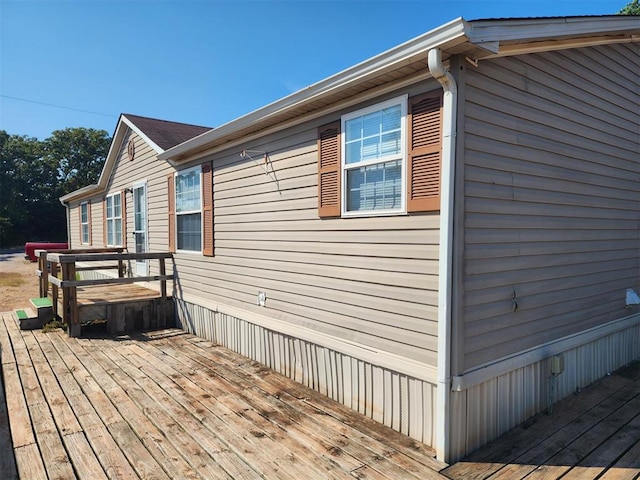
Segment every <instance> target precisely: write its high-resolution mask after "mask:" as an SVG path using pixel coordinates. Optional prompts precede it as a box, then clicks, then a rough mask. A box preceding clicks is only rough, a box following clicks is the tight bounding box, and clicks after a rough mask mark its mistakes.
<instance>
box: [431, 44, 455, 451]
mask: <svg viewBox="0 0 640 480" xmlns="http://www.w3.org/2000/svg"><path fill="white" fill-rule="evenodd" d="M429 71H430V72H431V75H433V78H435V79H436V80H438V82H440V84H441V85H442V89H443V90H444V99H443V118H442V123H443V139H442V168H441V172H442V173H441V180H440V181H441V187H440V189H441V190H440V195H441V200H440V255H439V271H438V275H439V281H438V393H437V406H436V453H437V456H438V459H439V460H441V461H447V460H448V457H449V453H450V446H451V439H450V430H451V422H450V401H451V311H452V304H451V298H452V288H453V283H452V270H453V268H452V262H453V214H454V211H453V198H454V196H453V194H454V179H455V175H454V173H455V160H456V123H457V103H458V86H457V84H456V81H455V79H454V78H453V75H451V73H450V72H448V71H446V70H445V68H444V65H443V64H442V53H441V51H440V49H439V48H433V49H431V50H429Z"/></svg>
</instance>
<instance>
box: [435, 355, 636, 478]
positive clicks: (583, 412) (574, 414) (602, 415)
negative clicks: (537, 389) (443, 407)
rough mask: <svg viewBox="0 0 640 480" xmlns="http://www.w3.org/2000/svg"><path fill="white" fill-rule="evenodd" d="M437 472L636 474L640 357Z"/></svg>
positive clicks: (484, 475) (542, 475)
mask: <svg viewBox="0 0 640 480" xmlns="http://www.w3.org/2000/svg"><path fill="white" fill-rule="evenodd" d="M441 473H443V474H444V475H446V476H447V477H448V478H451V479H456V480H463V479H464V480H469V479H471V480H479V479H489V478H490V479H509V480H510V479H522V478H525V477H526V478H527V479H528V480H529V479H557V478H563V479H578V478H579V479H595V478H605V479H610V480H613V479H637V478H640V362H634V363H633V364H631V365H630V366H628V367H625V368H623V369H621V370H619V371H618V372H615V373H613V374H611V375H609V376H606V377H605V378H603V379H601V380H600V381H598V382H596V383H594V384H593V385H590V386H589V387H587V388H586V389H584V390H583V391H581V392H580V393H579V394H577V395H572V396H571V397H569V398H567V399H565V400H563V401H561V402H559V403H558V404H557V405H556V407H555V408H554V413H553V415H545V414H540V415H537V416H536V417H534V418H533V419H531V420H530V421H529V422H526V423H525V424H523V425H521V426H519V427H517V428H515V429H513V430H512V431H510V432H508V433H506V434H505V435H503V436H502V437H500V438H499V439H498V440H496V441H494V442H492V443H491V444H489V445H487V446H486V447H483V448H481V449H480V450H478V451H477V452H475V453H473V454H472V455H470V456H469V457H468V458H466V459H464V460H463V461H461V462H458V463H456V464H455V465H451V466H450V467H447V468H446V469H444V470H442V471H441Z"/></svg>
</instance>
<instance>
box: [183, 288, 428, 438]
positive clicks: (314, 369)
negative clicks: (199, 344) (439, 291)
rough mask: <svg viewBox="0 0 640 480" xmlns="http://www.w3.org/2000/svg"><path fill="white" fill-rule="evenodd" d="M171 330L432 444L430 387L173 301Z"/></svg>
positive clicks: (361, 362)
mask: <svg viewBox="0 0 640 480" xmlns="http://www.w3.org/2000/svg"><path fill="white" fill-rule="evenodd" d="M176 304H177V310H178V324H177V326H178V327H180V328H182V329H184V330H185V331H187V332H189V333H193V334H195V335H198V336H200V337H203V338H206V339H208V340H211V341H213V342H215V343H217V344H220V345H223V346H225V347H227V348H229V349H230V350H233V351H234V352H237V353H239V354H241V355H244V356H246V357H249V358H251V359H253V360H255V361H257V362H260V363H262V364H263V365H266V366H267V367H269V368H271V369H273V370H275V371H276V372H279V373H281V374H283V375H285V376H287V377H289V378H292V379H293V380H296V381H298V382H300V383H302V384H303V385H306V386H307V387H309V388H312V389H314V390H316V391H318V392H320V393H322V394H324V395H326V396H328V397H330V398H331V399H333V400H336V401H338V402H340V403H342V404H343V405H346V406H348V407H350V408H352V409H354V410H356V411H358V412H360V413H362V414H364V415H366V416H368V417H370V418H372V419H374V420H376V421H378V422H380V423H383V424H384V425H387V426H388V427H391V428H393V429H394V430H397V431H399V432H401V433H403V434H405V435H408V436H410V437H412V438H414V439H416V440H418V441H420V442H423V443H425V444H427V445H430V446H434V445H435V431H434V425H435V422H434V410H435V402H436V386H435V385H432V384H430V383H428V382H425V381H423V380H418V379H416V378H412V377H409V376H407V375H403V374H400V373H398V372H394V371H391V370H389V369H386V368H381V367H379V366H376V365H372V364H371V363H368V362H364V361H362V360H359V359H357V358H354V357H352V356H349V355H345V354H342V353H340V352H337V351H335V350H331V349H329V348H326V347H323V346H320V345H317V344H314V343H311V342H307V341H304V340H301V339H299V338H294V337H291V336H288V335H284V334H282V333H279V332H275V331H273V330H269V329H267V328H264V327H261V326H259V325H255V324H252V323H250V322H247V321H244V320H242V319H239V318H236V317H233V316H230V315H225V314H222V313H219V312H213V311H211V310H209V309H207V308H205V307H202V306H199V305H195V304H192V303H189V302H185V301H181V300H180V301H176Z"/></svg>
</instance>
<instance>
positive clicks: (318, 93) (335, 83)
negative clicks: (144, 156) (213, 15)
mask: <svg viewBox="0 0 640 480" xmlns="http://www.w3.org/2000/svg"><path fill="white" fill-rule="evenodd" d="M467 30H468V24H467V22H466V21H465V20H464V19H463V18H457V19H455V20H452V21H451V22H449V23H446V24H444V25H442V26H440V27H438V28H436V29H434V30H431V31H430V32H427V33H425V34H423V35H421V36H419V37H416V38H414V39H412V40H409V41H408V42H405V43H403V44H401V45H398V46H396V47H394V48H392V49H390V50H387V51H386V52H384V53H381V54H380V55H377V56H375V57H372V58H370V59H368V60H365V61H364V62H361V63H359V64H357V65H355V66H353V67H350V68H348V69H346V70H343V71H342V72H340V73H337V74H335V75H333V76H331V77H328V78H326V79H324V80H321V81H320V82H318V83H315V84H313V85H310V86H309V87H307V88H304V89H302V90H299V91H297V92H295V93H293V94H291V95H288V96H286V97H284V98H282V99H280V100H277V101H275V102H273V103H270V104H269V105H266V106H264V107H262V108H259V109H258V110H255V111H253V112H251V113H248V114H247V115H244V116H242V117H239V118H237V119H235V120H232V121H230V122H228V123H226V124H223V125H221V126H220V127H217V128H215V129H213V130H211V131H209V132H206V133H204V134H202V135H200V136H198V137H195V138H193V139H191V140H188V141H186V142H184V143H181V144H180V145H176V146H175V147H173V148H170V149H168V150H166V151H165V152H163V153H161V154H159V155H158V158H159V159H160V160H171V159H175V158H176V157H184V156H185V155H188V153H189V151H191V150H197V149H199V148H201V147H204V146H206V145H207V144H208V143H210V142H213V141H216V140H219V139H221V138H224V137H225V136H227V135H230V134H232V133H233V132H236V131H238V130H241V129H243V128H245V127H247V126H249V125H252V124H254V123H256V122H260V121H262V120H267V119H268V118H269V117H271V116H273V115H276V114H279V113H282V112H283V111H286V110H294V109H295V108H297V107H300V106H302V105H304V104H305V103H308V102H311V101H314V100H318V99H320V98H322V97H323V96H327V95H330V94H332V93H335V92H337V91H339V90H342V89H346V88H349V87H350V86H351V85H354V84H357V83H358V82H359V81H362V80H364V79H366V78H367V77H370V76H371V75H374V74H375V73H376V72H377V71H380V70H383V69H387V68H389V67H390V66H393V65H397V64H401V63H404V62H407V61H409V60H410V59H411V58H413V57H416V56H418V55H422V54H425V53H426V52H428V51H429V50H430V49H432V48H435V47H439V46H441V45H446V44H447V43H449V42H452V41H456V40H458V41H459V42H460V41H464V38H465V37H466V33H467Z"/></svg>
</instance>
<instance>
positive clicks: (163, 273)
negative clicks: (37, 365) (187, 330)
mask: <svg viewBox="0 0 640 480" xmlns="http://www.w3.org/2000/svg"><path fill="white" fill-rule="evenodd" d="M37 255H38V270H36V273H37V274H38V275H39V276H40V296H41V297H48V296H49V285H51V294H52V297H53V298H52V304H53V313H54V315H55V316H57V315H58V297H59V289H62V315H61V316H62V317H63V319H64V320H65V322H66V323H67V324H68V332H69V336H73V337H75V336H79V335H80V321H79V314H78V295H77V288H78V287H91V286H95V285H116V284H132V283H138V282H155V281H157V282H160V298H161V301H165V300H166V299H167V281H169V280H171V281H173V282H174V288H175V275H174V273H173V272H174V270H175V269H173V268H172V273H171V274H167V267H166V261H167V260H169V259H173V254H171V253H165V252H161V253H158V252H145V253H124V252H123V249H121V248H118V249H81V250H55V251H47V250H38V251H37ZM141 260H157V261H158V262H159V267H158V270H159V275H147V276H143V277H125V268H124V266H125V262H126V261H128V262H131V261H141ZM112 261H117V262H118V264H117V265H113V264H107V265H105V264H104V263H100V265H96V266H86V263H91V262H112ZM78 262H81V263H83V264H84V265H83V266H78V265H76V264H77V263H78ZM112 269H113V270H116V269H117V270H118V277H117V278H108V277H105V278H97V279H87V280H79V279H77V278H76V274H77V272H80V271H91V270H112ZM60 277H61V278H60Z"/></svg>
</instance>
